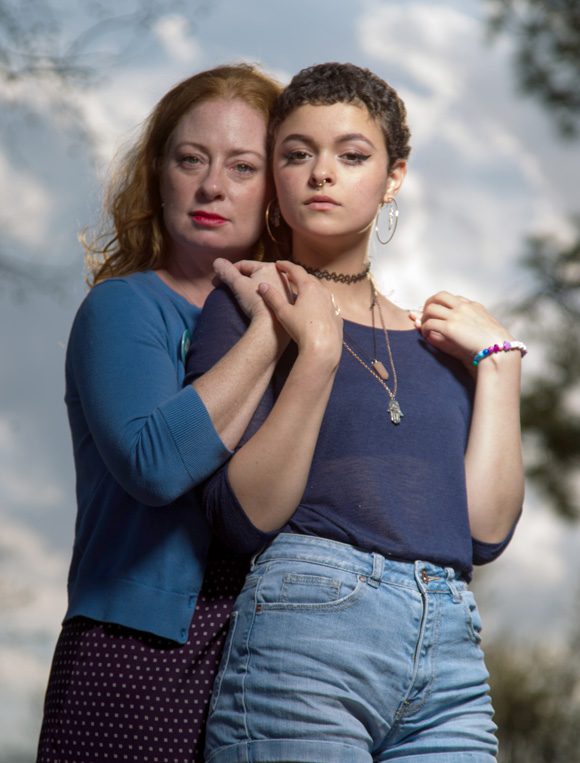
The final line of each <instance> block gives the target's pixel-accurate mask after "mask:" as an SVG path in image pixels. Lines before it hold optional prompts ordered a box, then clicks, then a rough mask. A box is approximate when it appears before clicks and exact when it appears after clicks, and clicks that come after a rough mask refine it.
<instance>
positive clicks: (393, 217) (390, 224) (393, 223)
mask: <svg viewBox="0 0 580 763" xmlns="http://www.w3.org/2000/svg"><path fill="white" fill-rule="evenodd" d="M383 209H386V210H387V234H388V235H387V238H386V239H382V238H381V234H380V231H379V222H380V216H381V210H383ZM398 221H399V207H398V205H397V201H396V199H395V198H394V197H393V198H392V199H389V200H388V201H384V202H383V203H382V204H381V206H380V207H379V211H378V212H377V216H376V217H375V235H376V237H377V240H378V242H379V244H382V245H383V246H386V245H387V244H388V243H389V241H390V240H391V239H392V238H393V236H394V235H395V231H396V230H397V222H398Z"/></svg>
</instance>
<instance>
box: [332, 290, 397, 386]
mask: <svg viewBox="0 0 580 763" xmlns="http://www.w3.org/2000/svg"><path fill="white" fill-rule="evenodd" d="M369 282H370V285H371V316H372V321H373V339H374V332H375V315H374V310H375V305H376V306H377V310H378V311H379V317H380V319H381V327H382V329H383V334H384V335H385V346H386V348H387V354H388V356H389V363H390V365H391V370H392V372H393V389H392V390H391V389H390V387H389V385H388V384H387V383H386V381H385V380H384V379H383V378H382V377H381V376H379V374H378V373H377V372H376V371H375V370H374V368H372V366H369V364H368V363H365V361H364V360H363V359H362V358H361V357H360V355H358V354H357V353H356V352H355V351H354V350H353V348H352V347H351V346H350V345H349V344H347V343H346V342H345V341H344V339H343V341H342V344H343V346H344V348H345V349H346V350H348V352H350V354H351V355H352V356H353V358H356V360H358V362H359V363H360V364H361V366H364V368H366V369H367V371H368V372H369V373H371V374H372V375H373V376H374V377H375V379H376V380H377V381H378V382H380V384H382V385H383V387H384V388H385V390H386V391H387V393H388V394H389V397H390V398H391V400H394V399H395V398H396V396H397V389H398V387H399V380H398V377H397V369H396V368H395V363H394V360H393V353H392V350H391V342H390V340H389V332H388V331H387V329H386V327H385V320H384V318H383V311H382V310H381V305H380V303H379V300H378V299H377V296H378V294H377V288H376V286H375V284H374V281H373V277H372V276H369ZM375 355H376V351H375ZM375 359H376V358H375Z"/></svg>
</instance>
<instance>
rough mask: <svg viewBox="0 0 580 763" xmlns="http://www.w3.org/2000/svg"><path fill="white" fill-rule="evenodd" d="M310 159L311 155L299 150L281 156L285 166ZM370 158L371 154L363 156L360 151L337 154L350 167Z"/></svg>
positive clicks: (302, 162)
mask: <svg viewBox="0 0 580 763" xmlns="http://www.w3.org/2000/svg"><path fill="white" fill-rule="evenodd" d="M312 157H313V155H312V154H311V153H309V152H308V151H303V150H300V149H295V150H293V151H287V152H286V153H285V154H283V158H284V161H285V162H286V164H304V163H305V162H307V161H308V160H309V159H311V158H312ZM370 158H371V154H364V153H362V152H360V151H346V152H344V153H342V154H339V159H341V160H342V161H343V162H344V163H345V164H350V165H362V164H364V163H365V162H366V161H367V160H368V159H370Z"/></svg>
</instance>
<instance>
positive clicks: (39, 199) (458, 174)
mask: <svg viewBox="0 0 580 763" xmlns="http://www.w3.org/2000/svg"><path fill="white" fill-rule="evenodd" d="M124 2H125V5H128V4H130V3H129V0H124ZM66 5H67V4H66V3H62V4H61V7H62V8H63V9H65V8H66ZM73 7H74V13H72V12H71V13H69V14H67V15H66V21H63V24H65V27H64V32H65V36H66V34H68V35H69V36H71V37H72V36H73V35H74V34H75V32H78V31H80V30H82V29H83V28H85V27H86V26H87V25H88V24H89V22H90V20H89V19H88V17H86V15H83V13H84V11H83V10H82V9H83V8H84V7H85V6H84V5H83V4H74V6H73V4H71V9H73ZM121 7H122V3H121ZM168 7H169V10H168V12H167V13H166V15H162V16H160V17H158V18H157V19H156V21H155V23H154V24H153V25H152V26H151V28H150V29H148V30H144V31H142V33H140V34H139V35H138V44H135V45H133V46H131V47H130V48H129V49H128V50H127V51H126V52H125V54H124V55H123V56H122V57H121V58H120V59H119V60H115V62H114V64H111V65H109V67H108V68H105V70H104V76H103V78H102V80H100V81H99V82H98V83H96V84H94V85H90V86H89V85H87V86H81V85H76V86H75V85H71V86H70V87H69V88H68V90H67V91H66V92H60V93H56V92H55V91H54V88H51V86H49V85H48V84H46V83H44V84H42V85H39V84H36V85H34V84H30V83H29V84H26V85H23V84H19V83H6V82H0V100H1V103H2V105H1V107H0V210H1V212H0V223H1V225H0V230H1V233H0V252H2V253H4V254H8V255H9V256H10V257H11V258H12V259H14V260H15V261H17V262H19V263H21V264H24V265H25V266H26V268H27V270H28V272H29V273H30V274H31V276H34V274H35V273H42V272H44V270H45V269H46V268H53V269H56V270H55V271H54V272H56V274H57V276H58V277H57V281H56V285H55V286H54V288H51V289H46V288H37V287H35V286H34V281H31V282H29V283H25V284H24V285H22V284H20V285H19V282H17V281H15V280H13V279H10V278H7V277H6V276H4V278H3V282H2V283H0V342H1V345H0V347H1V356H0V357H1V358H2V362H1V364H0V611H1V612H2V616H1V621H0V708H1V710H2V712H0V740H1V741H0V758H2V759H8V757H7V756H8V751H12V753H13V759H14V760H16V759H17V757H16V756H17V754H19V755H20V758H18V759H19V760H21V761H23V760H30V761H32V760H33V759H34V754H33V750H34V748H35V743H36V735H37V733H38V727H39V723H40V713H41V703H42V697H43V692H44V688H45V684H46V680H47V675H48V670H49V666H50V659H51V656H52V650H53V648H54V643H55V640H56V638H57V635H58V631H59V626H60V621H61V619H62V616H63V614H64V610H65V606H66V594H65V586H66V574H67V567H68V562H69V558H70V549H71V544H72V537H73V527H74V516H75V500H74V474H73V470H72V455H71V447H70V442H69V433H68V426H67V422H66V415H65V408H64V404H63V393H64V380H63V364H64V353H65V347H66V342H67V336H68V332H69V330H70V325H71V322H72V319H73V317H74V313H75V311H76V309H77V308H78V305H79V303H80V301H81V300H82V298H83V296H84V294H85V293H86V286H85V284H84V270H83V261H82V256H83V255H82V250H81V247H80V245H79V243H78V238H77V237H78V233H79V231H80V230H81V229H82V228H83V227H85V226H90V225H93V224H95V223H96V222H97V221H98V219H99V212H100V203H101V189H102V187H103V183H104V182H105V181H106V178H107V176H108V172H109V167H110V162H111V160H112V158H113V157H114V155H115V153H116V152H118V151H120V150H122V148H123V146H125V145H128V144H129V143H130V141H131V139H132V138H133V137H134V136H135V134H136V130H137V129H138V127H139V124H140V123H141V121H142V120H143V119H144V118H145V117H146V115H147V114H148V113H149V112H150V110H151V109H152V107H153V106H154V104H155V103H156V101H157V100H158V99H159V98H160V97H161V96H162V95H163V93H164V92H165V91H166V90H167V89H169V87H171V86H172V85H173V84H175V83H176V82H177V81H179V80H181V79H183V78H185V77H187V76H189V75H190V74H191V73H192V72H194V71H198V70H200V69H204V68H208V67H211V66H214V65H216V64H219V63H224V62H231V61H240V60H244V61H251V62H256V63H259V64H260V65H262V66H263V67H264V69H265V70H266V71H267V72H269V73H270V74H272V75H274V76H276V77H278V78H279V79H280V80H281V81H283V82H286V81H288V79H289V77H290V76H291V75H292V73H294V72H296V71H298V70H299V69H300V68H302V67H303V66H308V65H310V64H313V63H320V62H323V61H332V60H335V61H352V62H354V63H356V64H359V65H361V66H366V67H368V68H370V69H372V70H373V71H375V72H376V73H377V74H379V75H380V76H382V77H383V78H385V79H386V80H388V81H389V82H390V84H392V85H393V86H395V87H396V89H397V90H398V91H399V93H400V94H401V95H402V97H403V98H404V100H405V102H406V104H407V108H408V112H409V122H410V126H411V130H412V146H413V148H412V154H411V158H410V165H409V174H408V177H407V180H406V181H405V185H404V187H403V189H402V191H401V193H400V194H399V197H398V201H399V209H400V216H399V226H398V230H397V234H396V237H395V239H394V240H393V242H391V243H390V244H389V245H388V247H386V248H382V247H377V246H374V245H373V247H372V249H371V259H372V263H373V265H372V267H373V272H374V273H375V275H376V277H377V280H378V282H379V284H380V286H381V289H382V290H383V291H384V293H386V294H387V295H388V296H390V297H391V298H392V299H393V300H394V301H395V302H397V303H398V304H401V305H402V306H403V307H416V306H419V305H420V304H422V302H423V301H424V300H425V299H426V298H427V297H428V296H429V295H430V294H432V293H433V292H435V291H438V290H439V289H442V288H445V289H447V290H449V291H452V292H454V293H459V294H464V295H465V296H467V297H470V298H473V299H477V300H479V301H482V302H484V303H485V304H486V305H488V306H489V307H491V308H492V309H494V310H496V311H498V312H499V313H500V314H503V313H504V311H505V310H506V309H507V308H508V307H509V305H510V304H512V303H513V301H514V299H516V298H517V295H518V294H521V293H522V292H523V291H524V290H525V288H526V275H525V273H524V272H523V271H522V270H521V268H520V267H519V266H518V264H517V259H518V256H519V254H520V253H521V252H522V249H523V242H524V239H525V237H526V236H529V235H531V234H534V233H543V232H551V231H558V232H559V234H560V235H561V236H563V237H566V236H567V235H568V232H569V222H568V215H569V213H571V212H572V211H573V207H574V203H575V202H577V177H578V170H579V161H578V160H579V157H578V149H577V146H576V147H574V146H567V145H565V144H562V143H561V142H560V141H559V140H558V139H557V136H556V133H555V131H554V129H553V127H552V125H551V123H550V122H549V120H548V119H547V117H546V115H545V114H544V112H543V111H542V110H541V108H540V107H538V106H536V105H535V103H533V102H532V101H530V100H527V99H523V98H522V97H521V96H520V94H519V93H518V92H517V88H516V83H515V80H514V75H513V68H512V65H511V56H512V52H513V49H512V42H511V40H510V39H509V38H507V39H501V40H499V41H497V42H496V43H495V44H493V45H491V44H490V43H489V42H488V40H487V39H486V36H485V27H484V15H485V2H484V0H461V2H459V0H458V1H457V2H454V1H453V0H440V1H439V2H419V1H418V0H417V1H416V0H390V1H386V0H317V2H316V3H312V2H310V1H309V0H293V2H292V3H285V2H278V1H277V0H244V2H240V0H214V2H211V3H208V2H206V3H197V4H196V3H195V2H193V0H191V1H190V2H187V3H181V4H179V3H177V4H176V6H175V7H173V6H170V4H168ZM196 9H197V10H196ZM30 12H32V11H30ZM125 38H126V32H124V31H123V29H122V28H121V27H120V26H118V27H113V28H111V29H109V30H108V32H107V34H106V35H103V37H102V38H100V39H99V40H98V45H97V43H95V44H94V46H93V59H91V60H93V61H95V62H97V63H98V62H102V61H103V60H104V58H103V55H105V54H103V51H105V53H106V52H107V51H109V50H118V49H119V47H121V46H123V45H124V44H125V41H126V40H125ZM71 105H74V107H75V109H76V110H77V111H76V116H75V115H74V112H73V111H71V108H70V106H71ZM51 272H52V271H51ZM517 331H518V338H521V339H523V340H524V341H525V340H526V339H527V337H526V326H525V324H520V325H518V326H517ZM540 362H541V357H540V353H538V354H536V355H534V352H531V353H530V354H529V356H528V357H527V358H526V361H525V363H526V366H525V368H526V369H530V370H533V368H534V367H537V366H538V364H539V363H540ZM579 540H580V530H579V529H578V528H575V527H574V526H568V525H565V524H561V523H560V522H558V521H556V520H555V519H554V517H553V515H552V514H551V512H550V511H549V510H548V509H547V508H546V506H545V505H544V504H543V502H542V500H541V499H540V497H539V496H538V495H537V494H535V493H534V491H533V490H531V489H529V490H528V495H527V498H526V504H525V511H524V515H523V517H522V519H521V521H520V525H519V527H518V531H517V533H516V537H515V539H514V541H513V542H512V544H511V546H510V547H509V548H508V550H507V551H506V552H505V554H504V556H503V557H502V558H501V559H500V560H498V561H497V562H496V563H494V564H493V565H492V566H491V567H490V568H489V569H484V570H481V571H478V573H477V574H476V580H475V585H476V586H477V588H478V591H479V592H480V604H481V608H482V614H483V618H484V627H485V633H486V638H487V639H489V640H491V639H493V638H498V637H499V636H507V637H510V638H514V639H524V640H526V641H528V642H533V643H536V644H540V645H548V644H552V645H553V644H557V643H559V642H561V641H562V640H563V639H564V637H565V633H566V624H567V623H568V622H569V619H570V614H571V611H572V597H573V595H574V594H575V593H576V594H577V593H578V592H577V591H574V590H570V589H569V588H567V594H566V595H564V594H563V593H562V592H563V590H564V588H563V586H564V585H565V584H566V581H568V580H575V579H577V578H578V573H579V572H580V562H579V561H578V559H577V554H575V553H574V549H575V547H576V548H577V545H578V541H579ZM540 555H541V556H540ZM539 558H541V573H540V571H539V569H538V561H539ZM532 581H533V584H532Z"/></svg>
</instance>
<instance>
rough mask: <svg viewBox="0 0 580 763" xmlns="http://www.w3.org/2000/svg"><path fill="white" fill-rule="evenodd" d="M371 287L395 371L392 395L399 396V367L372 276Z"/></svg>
mask: <svg viewBox="0 0 580 763" xmlns="http://www.w3.org/2000/svg"><path fill="white" fill-rule="evenodd" d="M371 288H372V293H373V308H374V306H375V305H376V306H377V310H378V311H379V318H380V319H381V327H382V329H383V334H384V335H385V344H386V346H387V354H388V356H389V363H390V364H391V370H392V371H393V392H392V396H393V397H397V389H398V386H399V380H398V378H397V369H396V368H395V361H394V360H393V353H392V351H391V341H390V339H389V332H388V331H387V328H386V326H385V319H384V318H383V311H382V310H381V303H380V301H379V300H378V299H377V290H376V287H375V284H374V281H373V280H372V278H371Z"/></svg>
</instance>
